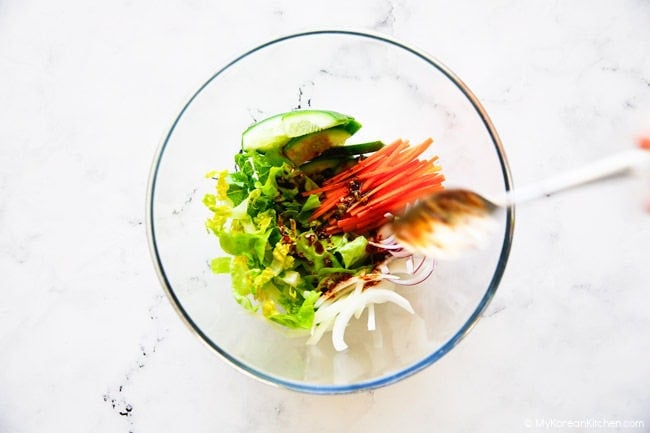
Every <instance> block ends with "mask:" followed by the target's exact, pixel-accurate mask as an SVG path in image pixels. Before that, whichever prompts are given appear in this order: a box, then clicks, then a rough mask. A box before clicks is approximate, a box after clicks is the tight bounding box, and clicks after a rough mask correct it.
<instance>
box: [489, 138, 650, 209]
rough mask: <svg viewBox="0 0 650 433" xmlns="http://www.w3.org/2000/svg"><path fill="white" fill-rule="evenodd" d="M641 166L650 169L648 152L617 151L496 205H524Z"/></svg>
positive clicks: (514, 192) (512, 194) (517, 192)
mask: <svg viewBox="0 0 650 433" xmlns="http://www.w3.org/2000/svg"><path fill="white" fill-rule="evenodd" d="M644 166H647V167H646V168H648V169H650V151H648V150H645V149H634V150H629V151H625V152H621V153H618V154H615V155H612V156H609V157H606V158H604V159H601V160H598V161H594V162H592V163H590V164H587V165H585V166H583V167H581V168H578V169H574V170H571V171H568V172H565V173H562V174H559V175H557V176H553V177H550V178H548V179H546V180H543V181H541V182H538V183H534V184H531V185H528V186H524V187H522V188H518V189H517V188H515V189H514V190H511V191H509V192H508V193H507V194H506V195H505V197H504V199H503V201H501V202H500V203H499V204H502V205H506V206H507V205H511V204H515V203H517V204H519V203H524V202H527V201H530V200H534V199H537V198H541V197H544V196H549V195H551V194H553V193H556V192H560V191H566V190H569V189H573V188H576V187H579V186H582V185H586V184H589V183H595V182H600V181H603V180H607V179H611V178H614V177H622V176H628V175H630V174H632V173H634V172H635V170H637V169H640V168H643V167H644Z"/></svg>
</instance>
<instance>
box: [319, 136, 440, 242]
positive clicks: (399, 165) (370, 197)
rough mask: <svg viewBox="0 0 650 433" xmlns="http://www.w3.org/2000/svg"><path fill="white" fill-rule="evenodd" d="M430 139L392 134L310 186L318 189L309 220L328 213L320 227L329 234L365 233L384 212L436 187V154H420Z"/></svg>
mask: <svg viewBox="0 0 650 433" xmlns="http://www.w3.org/2000/svg"><path fill="white" fill-rule="evenodd" d="M432 142H433V140H431V139H427V140H425V141H424V142H422V143H420V144H419V145H417V146H410V145H409V143H408V142H407V141H403V140H397V141H395V142H393V143H391V144H390V145H388V146H385V147H384V148H382V149H380V150H379V151H377V152H375V153H374V154H372V155H370V156H369V157H367V158H366V159H364V160H362V161H360V162H359V163H358V164H356V165H354V166H353V167H351V168H349V169H348V170H345V171H343V172H341V173H339V174H338V175H336V176H334V177H332V178H330V179H328V180H327V181H326V182H324V184H323V185H322V187H320V188H318V189H315V190H312V191H309V193H311V194H321V195H322V196H321V205H320V206H319V207H318V209H316V211H315V212H314V214H313V215H312V217H311V218H312V220H314V219H317V218H321V217H322V218H325V219H327V220H328V221H327V222H326V226H325V230H326V231H327V232H328V233H331V234H334V233H339V232H357V233H367V232H369V231H371V230H374V229H376V228H378V227H380V226H381V225H383V224H385V223H386V222H387V216H386V215H387V214H396V213H399V212H401V211H402V210H403V209H404V208H405V207H406V206H407V205H408V204H410V203H413V202H415V201H417V200H418V199H419V198H422V197H424V196H426V195H429V194H432V193H433V192H436V191H439V190H441V189H442V188H443V186H442V182H443V181H444V176H443V175H442V174H441V173H440V166H438V165H436V161H437V159H438V158H437V157H433V158H431V159H427V160H420V159H419V156H420V155H422V153H423V152H424V151H426V149H427V148H428V147H429V146H430V145H431V143H432Z"/></svg>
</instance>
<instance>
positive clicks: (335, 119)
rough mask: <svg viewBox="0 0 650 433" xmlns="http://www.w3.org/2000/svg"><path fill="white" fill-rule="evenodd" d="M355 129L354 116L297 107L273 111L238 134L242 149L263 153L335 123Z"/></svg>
mask: <svg viewBox="0 0 650 433" xmlns="http://www.w3.org/2000/svg"><path fill="white" fill-rule="evenodd" d="M343 125H345V126H347V127H348V129H349V130H350V131H352V132H350V133H351V134H353V133H354V132H356V131H357V130H358V129H359V128H360V127H361V124H360V123H359V122H357V121H356V120H354V118H352V117H350V116H348V115H345V114H341V113H337V112H335V111H325V110H299V111H290V112H288V113H281V114H276V115H275V116H271V117H269V118H267V119H264V120H261V121H260V122H258V123H256V124H254V125H252V126H250V127H249V128H248V129H246V130H245V131H244V132H243V134H242V149H244V150H259V151H262V152H267V151H271V150H276V149H281V148H282V147H283V146H284V145H285V144H287V143H288V142H289V141H291V139H292V138H296V137H301V136H304V135H307V134H311V133H314V132H317V131H322V130H326V129H329V128H333V127H336V126H343Z"/></svg>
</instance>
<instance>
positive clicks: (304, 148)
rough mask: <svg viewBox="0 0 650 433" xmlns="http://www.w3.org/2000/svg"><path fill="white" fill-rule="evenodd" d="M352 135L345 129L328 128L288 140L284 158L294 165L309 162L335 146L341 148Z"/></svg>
mask: <svg viewBox="0 0 650 433" xmlns="http://www.w3.org/2000/svg"><path fill="white" fill-rule="evenodd" d="M351 135H352V134H351V133H350V132H349V131H348V130H347V129H346V128H345V127H337V128H329V129H326V130H324V131H318V132H313V133H311V134H307V135H303V136H301V137H297V138H294V139H292V140H290V141H289V142H288V143H287V144H286V145H285V146H284V150H283V152H284V156H286V157H287V158H288V159H289V160H290V161H291V162H293V163H294V164H295V165H300V164H303V163H305V162H307V161H310V160H312V159H314V158H316V157H317V156H319V155H320V154H321V153H323V152H324V151H326V150H327V149H330V148H332V147H335V146H342V145H343V144H344V143H345V140H347V139H348V138H350V136H351Z"/></svg>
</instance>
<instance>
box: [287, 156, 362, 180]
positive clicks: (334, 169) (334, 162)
mask: <svg viewBox="0 0 650 433" xmlns="http://www.w3.org/2000/svg"><path fill="white" fill-rule="evenodd" d="M356 163H357V161H356V159H354V158H352V157H342V158H322V157H319V158H316V159H313V160H311V161H309V162H306V163H304V164H302V165H301V166H300V170H301V171H302V172H303V173H305V174H306V175H307V176H309V177H312V178H313V179H314V180H316V178H317V177H324V178H328V177H331V176H334V175H336V174H338V173H340V172H341V171H343V170H345V169H348V168H350V167H352V166H353V165H355V164H356Z"/></svg>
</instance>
